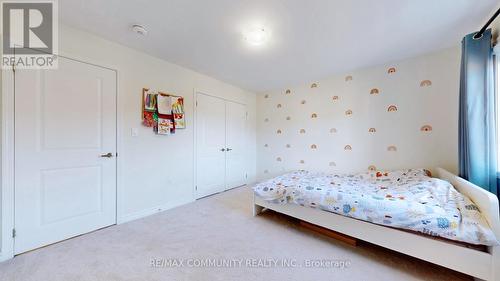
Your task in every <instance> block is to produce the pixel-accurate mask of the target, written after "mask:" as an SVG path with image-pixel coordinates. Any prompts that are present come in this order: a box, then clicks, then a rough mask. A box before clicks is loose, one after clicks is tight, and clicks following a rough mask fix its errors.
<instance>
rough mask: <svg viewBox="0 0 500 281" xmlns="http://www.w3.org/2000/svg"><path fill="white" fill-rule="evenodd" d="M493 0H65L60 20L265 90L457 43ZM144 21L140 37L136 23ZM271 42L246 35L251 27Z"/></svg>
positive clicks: (487, 12) (489, 11) (477, 23)
mask: <svg viewBox="0 0 500 281" xmlns="http://www.w3.org/2000/svg"><path fill="white" fill-rule="evenodd" d="M497 5H498V2H497V0H481V1H478V0H439V1H437V0H378V1H372V0H148V1H139V0H62V1H59V9H60V18H61V21H62V22H63V23H65V24H67V25H70V26H73V27H77V28H80V29H84V30H87V31H90V32H92V33H94V34H97V35H100V36H102V37H104V38H107V39H109V40H112V41H115V42H118V43H121V44H123V45H126V46H129V47H132V48H135V49H138V50H142V51H144V52H147V53H149V54H151V55H154V56H157V57H160V58H162V59H165V60H167V61H170V62H173V63H175V64H178V65H181V66H185V67H188V68H190V69H193V70H196V71H198V72H201V73H204V74H207V75H210V76H212V77H215V78H217V79H220V80H222V81H225V82H228V83H232V84H234V85H237V86H240V87H242V88H244V89H248V90H252V91H256V92H262V91H266V90H271V89H279V88H284V87H290V86H293V85H297V84H301V83H304V82H309V81H314V80H317V79H321V78H324V77H327V76H329V75H332V74H336V73H342V72H346V71H349V70H352V69H357V68H361V67H366V66H371V65H377V64H383V63H387V62H390V61H395V60H399V59H403V58H407V57H412V56H416V55H419V54H423V53H427V52H430V51H433V50H438V49H442V48H446V47H451V46H458V44H459V42H460V40H461V38H462V37H463V36H464V35H465V34H466V33H470V32H473V31H475V30H477V29H479V28H480V27H481V26H482V25H483V24H484V22H485V20H486V19H487V18H488V17H489V16H490V15H491V14H492V13H493V12H494V10H495V7H496V6H497ZM135 23H140V24H143V25H145V26H146V27H147V28H148V31H149V34H148V35H147V36H146V37H140V36H138V35H137V34H134V33H133V32H131V30H130V26H131V25H132V24H135ZM253 24H263V25H265V26H266V27H267V28H268V29H270V30H271V32H272V37H271V40H270V41H269V43H268V44H267V45H266V46H263V47H260V48H256V47H251V46H249V45H248V44H246V42H245V41H244V40H243V39H242V34H241V33H242V31H243V30H245V28H248V26H249V25H253Z"/></svg>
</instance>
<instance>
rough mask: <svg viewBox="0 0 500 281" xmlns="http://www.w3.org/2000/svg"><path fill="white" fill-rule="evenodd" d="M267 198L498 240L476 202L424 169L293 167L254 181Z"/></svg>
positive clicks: (480, 241)
mask: <svg viewBox="0 0 500 281" xmlns="http://www.w3.org/2000/svg"><path fill="white" fill-rule="evenodd" d="M254 191H255V193H256V194H257V195H258V196H259V197H261V198H262V199H264V200H266V201H270V202H273V203H279V204H285V203H293V204H298V205H302V206H307V207H311V208H318V209H321V210H325V211H330V212H333V213H336V214H340V215H344V216H347V217H352V218H356V219H360V220H364V221H368V222H372V223H376V224H380V225H386V226H391V227H396V228H401V229H407V230H411V231H417V232H420V233H424V234H428V235H432V236H438V237H442V238H447V239H451V240H456V241H461V242H466V243H470V244H475V245H487V246H492V245H498V241H497V240H496V238H495V235H494V234H493V231H492V230H491V228H490V226H489V225H488V222H487V221H486V220H485V218H484V217H483V216H482V214H481V212H480V210H479V209H478V207H477V206H476V205H475V204H474V203H473V202H472V201H471V200H470V199H469V198H467V197H466V196H464V195H462V194H460V193H459V192H458V191H457V190H456V189H455V188H454V187H453V186H452V185H451V184H450V183H448V182H447V181H444V180H441V179H436V178H431V177H429V176H428V175H427V171H426V170H424V169H407V170H398V171H391V172H366V173H359V174H326V173H311V172H307V171H296V172H292V173H288V174H285V175H282V176H279V177H276V178H273V179H270V180H267V181H265V182H262V183H259V184H257V185H256V186H255V187H254Z"/></svg>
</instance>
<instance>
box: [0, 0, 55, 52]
mask: <svg viewBox="0 0 500 281" xmlns="http://www.w3.org/2000/svg"><path fill="white" fill-rule="evenodd" d="M54 5H55V4H54V3H53V2H52V1H46V2H24V1H23V2H15V1H8V2H2V18H3V20H2V31H3V36H4V38H3V50H4V54H14V53H16V54H40V52H43V53H47V54H53V51H54V31H53V27H54V22H53V17H54Z"/></svg>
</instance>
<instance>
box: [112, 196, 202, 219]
mask: <svg viewBox="0 0 500 281" xmlns="http://www.w3.org/2000/svg"><path fill="white" fill-rule="evenodd" d="M191 202H194V200H191V199H190V200H186V201H185V202H184V201H181V202H176V203H167V204H163V205H160V206H155V207H152V208H148V209H145V210H141V211H138V212H134V213H131V214H126V215H123V216H118V218H117V222H116V223H117V224H122V223H126V222H129V221H133V220H137V219H141V218H145V217H147V216H151V215H154V214H156V213H161V212H163V211H166V210H170V209H173V208H175V207H179V206H182V205H185V204H188V203H191Z"/></svg>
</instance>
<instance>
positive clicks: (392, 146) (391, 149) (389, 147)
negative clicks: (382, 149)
mask: <svg viewBox="0 0 500 281" xmlns="http://www.w3.org/2000/svg"><path fill="white" fill-rule="evenodd" d="M387 151H392V152H395V151H398V148H397V147H396V146H395V145H391V146H388V147H387Z"/></svg>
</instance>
